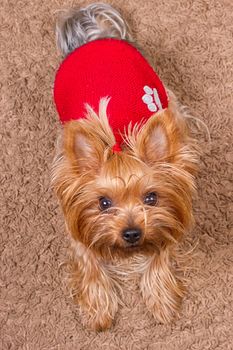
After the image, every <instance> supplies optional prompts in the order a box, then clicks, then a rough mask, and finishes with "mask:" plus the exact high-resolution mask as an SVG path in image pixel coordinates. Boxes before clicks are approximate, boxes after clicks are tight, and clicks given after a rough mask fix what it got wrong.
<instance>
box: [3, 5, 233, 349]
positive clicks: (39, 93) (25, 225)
mask: <svg viewBox="0 0 233 350" xmlns="http://www.w3.org/2000/svg"><path fill="white" fill-rule="evenodd" d="M110 2H111V3H112V4H114V5H117V7H118V8H119V9H120V10H121V11H122V12H123V14H124V15H125V16H126V17H127V18H128V20H129V22H130V24H131V26H132V27H133V31H134V35H135V37H136V39H137V40H138V42H139V44H140V45H141V46H142V47H144V50H145V52H146V53H147V54H148V56H149V57H150V60H151V62H152V63H153V64H154V66H155V67H156V69H157V71H158V73H159V74H160V76H161V77H162V79H163V80H164V82H165V83H166V84H167V85H168V86H169V87H170V88H171V89H173V90H174V92H175V93H176V94H177V95H178V97H179V98H180V100H181V101H182V103H183V104H186V105H188V106H189V107H190V109H191V112H192V113H193V114H194V115H195V116H196V117H199V118H200V119H201V120H203V121H204V122H205V123H206V125H207V126H208V128H209V131H210V134H211V139H212V141H211V143H208V141H207V135H206V132H205V130H204V128H203V129H202V130H200V131H199V132H198V135H199V136H198V137H199V139H200V144H201V145H202V149H203V156H202V160H201V171H200V174H199V179H198V186H199V196H198V200H196V201H195V217H196V228H195V230H194V231H193V232H192V233H191V234H190V235H188V236H187V238H186V240H185V246H186V248H190V247H192V246H194V245H195V244H196V243H197V242H199V244H198V246H197V248H196V250H195V252H196V255H195V257H194V262H193V269H192V270H191V271H190V272H188V277H189V280H190V282H189V291H188V295H187V297H186V299H185V301H184V304H183V309H182V317H181V319H180V320H178V321H177V322H175V323H173V324H171V325H165V326H164V325H160V324H157V323H156V322H155V321H154V320H153V319H152V317H151V316H150V315H149V314H148V313H147V312H146V310H145V308H144V305H143V304H142V303H141V301H140V298H139V295H138V291H137V290H136V288H134V289H135V292H134V293H131V292H130V290H128V292H126V297H125V299H126V306H125V307H123V308H121V309H120V311H119V313H118V315H117V318H116V322H115V326H114V327H113V328H112V329H111V330H110V331H107V332H103V333H99V334H95V333H93V332H89V331H88V330H86V329H84V328H83V327H82V325H81V322H80V317H79V313H78V308H77V307H76V306H75V305H74V304H73V302H72V300H71V299H70V298H69V294H68V292H67V290H66V287H65V276H66V273H65V269H64V267H63V266H60V265H61V264H62V262H63V261H65V259H66V256H67V245H68V241H67V238H66V236H65V234H64V232H65V229H64V224H63V219H62V217H61V212H60V209H59V207H58V205H57V202H56V199H55V198H54V196H53V194H52V192H51V190H50V179H49V174H50V165H51V161H52V158H53V152H54V142H55V138H56V133H57V131H56V130H57V126H58V122H57V116H56V112H55V108H54V105H53V100H52V88H53V79H54V74H55V71H56V68H57V67H58V64H59V57H58V54H57V51H56V48H55V43H54V16H55V12H56V11H57V10H58V9H60V8H62V7H66V6H68V7H69V6H70V5H71V4H72V2H71V1H68V0H64V1H62V0H51V1H48V0H17V1H15V0H1V4H0V6H1V8H0V17H1V18H0V26H1V32H0V35H1V37H0V57H1V66H0V69H1V75H0V87H1V93H0V101H1V108H0V110H1V114H0V121H1V125H0V132H1V173H0V174H1V216H2V218H1V224H0V228H1V236H0V237H1V244H0V249H1V269H0V287H1V296H0V333H1V334H0V349H3V350H6V349H12V350H16V349H23V350H52V349H56V350H81V349H82V350H97V349H101V350H113V349H114V350H119V349H122V350H125V349H127V350H130V349H132V350H142V349H148V350H153V349H155V350H157V349H163V350H170V349H193V350H194V349H195V350H197V349H198V350H205V349H211V350H213V349H221V350H227V349H229V350H230V349H233V327H232V325H233V305H232V301H233V295H232V290H233V283H232V272H233V264H232V251H233V237H232V233H233V232H232V217H233V215H232V214H233V204H232V173H231V171H232V162H233V154H232V149H233V147H232V146H233V145H232V138H233V125H232V118H233V116H232V110H233V2H232V0H229V1H227V0H219V1H217V0H148V1H143V0H141V1H137V0H127V1H125V0H118V1H110ZM76 4H79V2H78V1H76ZM230 173H231V174H230Z"/></svg>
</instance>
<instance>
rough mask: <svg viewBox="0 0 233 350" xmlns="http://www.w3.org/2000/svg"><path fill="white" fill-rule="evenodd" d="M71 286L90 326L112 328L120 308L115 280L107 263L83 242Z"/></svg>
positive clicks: (77, 256)
mask: <svg viewBox="0 0 233 350" xmlns="http://www.w3.org/2000/svg"><path fill="white" fill-rule="evenodd" d="M75 251H76V252H75V254H74V261H73V272H72V277H71V287H72V290H73V295H74V297H75V300H76V301H77V302H78V304H79V305H80V307H81V311H82V312H83V313H84V314H85V317H84V319H87V323H88V324H89V326H90V327H91V328H92V329H94V330H97V331H100V330H105V329H107V328H109V327H110V326H111V324H112V321H113V319H114V316H115V313H116V311H117V309H118V298H117V294H116V286H115V283H114V280H113V279H112V278H111V277H110V276H109V271H108V269H107V268H106V266H105V265H104V263H103V262H102V261H101V260H100V259H98V258H97V257H96V256H95V255H94V253H93V252H91V251H90V250H88V249H86V248H85V247H84V246H83V245H82V244H81V243H77V244H76V247H75Z"/></svg>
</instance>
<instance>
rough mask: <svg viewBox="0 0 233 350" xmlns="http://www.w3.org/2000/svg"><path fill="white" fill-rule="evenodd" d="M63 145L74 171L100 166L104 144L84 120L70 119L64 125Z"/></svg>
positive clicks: (94, 168) (83, 170)
mask: <svg viewBox="0 0 233 350" xmlns="http://www.w3.org/2000/svg"><path fill="white" fill-rule="evenodd" d="M63 145H64V152H65V155H66V157H67V158H68V159H69V161H70V162H71V164H72V165H73V167H74V170H75V171H77V172H79V173H83V172H85V171H88V170H93V171H95V170H98V169H99V168H100V165H101V164H102V162H103V156H104V150H105V148H106V146H105V144H104V142H103V141H102V140H100V139H99V138H98V137H97V136H96V135H95V134H94V133H93V129H91V128H89V127H88V123H87V122H85V120H78V121H70V122H69V123H67V124H66V125H65V126H64V140H63Z"/></svg>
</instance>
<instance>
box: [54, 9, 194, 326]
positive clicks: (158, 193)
mask: <svg viewBox="0 0 233 350" xmlns="http://www.w3.org/2000/svg"><path fill="white" fill-rule="evenodd" d="M56 35H57V44H58V47H59V49H60V51H61V53H62V55H63V57H64V60H63V62H62V64H61V66H60V68H59V69H58V72H57V74H56V78H55V85H54V99H55V104H56V108H57V111H58V114H59V117H60V120H61V123H62V130H61V137H59V139H60V141H59V142H58V147H57V154H56V156H55V159H54V163H53V171H52V184H53V187H54V189H55V191H56V194H57V196H58V198H59V201H60V203H61V207H62V210H63V213H64V217H65V222H66V227H67V230H68V232H69V234H70V237H71V241H72V247H73V252H74V253H73V273H72V275H71V286H72V288H73V290H74V296H75V299H76V300H77V302H78V303H79V305H80V307H81V310H82V311H83V312H84V313H85V314H86V318H87V320H88V323H89V326H90V327H91V328H93V329H95V330H104V329H107V328H109V327H110V326H111V324H112V321H113V319H114V316H115V314H116V312H117V310H118V305H119V302H120V300H121V298H120V295H121V293H120V292H121V290H122V285H123V280H124V278H125V277H124V276H127V274H128V275H130V274H131V273H132V270H133V271H134V272H135V273H136V274H138V276H139V278H140V283H139V288H140V292H141V295H142V298H143V301H144V302H145V304H146V306H147V308H148V309H149V311H150V312H151V313H152V314H153V316H154V317H155V318H157V320H159V321H160V322H169V321H171V320H172V319H173V317H174V316H175V315H177V314H178V313H179V308H180V305H181V301H182V298H183V296H184V294H185V288H184V286H183V282H182V279H181V278H180V277H178V275H177V271H176V263H175V262H176V246H177V243H178V242H180V240H181V238H182V237H183V235H184V234H185V233H186V232H187V231H188V230H190V228H191V227H192V224H193V215H192V197H193V195H194V193H195V183H194V177H195V173H196V170H197V151H196V146H195V145H196V143H195V140H194V139H193V138H192V137H191V136H190V133H189V130H188V126H187V117H188V115H187V113H186V111H185V109H184V108H182V107H181V106H180V105H179V104H178V102H177V100H176V98H175V96H174V95H173V94H172V93H171V92H170V91H169V90H168V89H167V88H165V87H164V84H163V83H162V81H161V80H160V79H159V77H158V75H157V74H156V73H155V71H154V69H153V68H152V67H151V66H150V64H149V63H148V61H147V60H146V59H145V58H144V57H143V55H142V54H141V53H140V51H139V50H138V49H137V48H136V46H135V44H134V43H133V40H132V35H131V34H130V31H129V29H128V25H127V23H126V22H125V21H124V20H123V18H122V17H121V15H120V14H119V12H118V11H117V10H116V9H114V8H112V7H111V6H109V5H107V4H92V5H89V6H87V7H85V8H82V9H71V10H69V11H67V12H64V13H63V14H62V15H61V16H60V18H59V19H58V22H57V31H56ZM122 276H123V277H122Z"/></svg>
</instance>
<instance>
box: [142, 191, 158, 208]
mask: <svg viewBox="0 0 233 350" xmlns="http://www.w3.org/2000/svg"><path fill="white" fill-rule="evenodd" d="M157 202H158V195H157V193H155V192H150V193H147V194H146V195H145V197H144V204H146V205H151V206H152V205H155V204H157Z"/></svg>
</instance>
